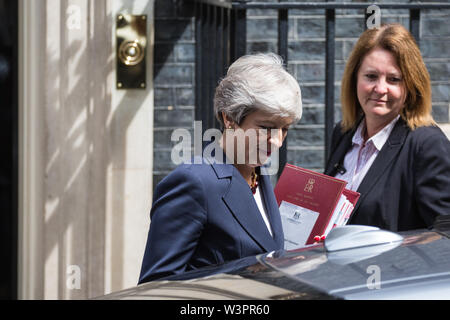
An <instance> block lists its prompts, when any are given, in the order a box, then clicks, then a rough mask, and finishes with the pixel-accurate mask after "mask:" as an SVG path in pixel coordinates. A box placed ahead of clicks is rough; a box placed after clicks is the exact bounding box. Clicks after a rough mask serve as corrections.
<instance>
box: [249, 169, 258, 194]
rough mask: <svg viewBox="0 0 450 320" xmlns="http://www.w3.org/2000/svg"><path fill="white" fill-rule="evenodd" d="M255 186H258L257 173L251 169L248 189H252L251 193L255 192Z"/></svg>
mask: <svg viewBox="0 0 450 320" xmlns="http://www.w3.org/2000/svg"><path fill="white" fill-rule="evenodd" d="M256 188H258V175H257V174H256V172H255V170H254V169H253V171H252V173H251V174H250V189H251V190H252V193H253V194H255V193H256Z"/></svg>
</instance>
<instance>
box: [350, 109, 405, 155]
mask: <svg viewBox="0 0 450 320" xmlns="http://www.w3.org/2000/svg"><path fill="white" fill-rule="evenodd" d="M398 119H400V115H398V116H397V117H395V118H394V119H393V120H392V121H391V122H389V123H388V124H387V125H386V126H385V127H384V128H383V129H381V130H380V131H378V132H377V133H376V134H375V135H374V136H372V137H371V138H370V139H368V140H367V141H366V144H368V143H372V144H373V145H374V146H375V148H377V150H378V151H380V150H381V148H383V146H384V144H385V143H386V141H387V139H388V138H389V135H390V134H391V132H392V129H394V126H395V124H396V123H397V121H398ZM365 127H366V121H365V119H364V120H363V121H361V123H360V124H359V126H358V129H356V132H355V134H354V135H353V138H352V143H353V144H357V145H359V146H362V145H363V144H364V137H363V135H362V133H363V131H364V130H365Z"/></svg>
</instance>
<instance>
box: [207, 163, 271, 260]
mask: <svg viewBox="0 0 450 320" xmlns="http://www.w3.org/2000/svg"><path fill="white" fill-rule="evenodd" d="M213 167H214V168H215V170H216V173H220V176H221V177H225V175H224V173H225V171H227V175H228V176H229V177H230V186H229V187H228V190H227V192H226V193H225V194H224V195H223V197H222V199H223V201H224V202H225V204H226V205H227V207H228V208H229V209H230V211H231V213H232V215H233V216H234V218H235V219H236V220H237V221H238V222H239V224H240V225H241V226H242V228H244V230H245V231H246V232H247V233H248V234H249V236H250V237H251V238H252V239H253V240H254V241H255V242H256V243H258V244H259V245H260V246H261V247H262V248H264V249H265V250H266V251H273V250H277V249H279V247H278V246H277V243H276V242H275V241H274V239H273V238H272V237H271V236H270V233H269V231H268V230H267V227H266V225H265V223H264V221H263V219H262V217H261V214H260V212H259V209H258V206H257V205H256V202H255V201H254V200H253V195H252V193H251V190H250V188H249V187H248V185H247V182H246V181H245V180H244V178H243V177H242V176H241V175H240V173H239V171H238V170H237V169H235V168H234V167H233V165H220V164H218V165H217V164H216V165H213ZM219 167H221V168H219ZM225 167H228V168H225ZM230 173H231V176H230V175H229V174H230ZM263 184H264V183H263ZM249 199H251V200H250V201H249ZM267 211H268V215H269V217H270V222H271V223H272V221H274V220H276V219H273V218H272V217H271V216H272V211H273V210H272V208H270V209H269V208H267ZM272 228H274V229H273V232H274V235H277V234H279V233H280V232H279V230H278V229H279V226H278V224H277V222H276V221H275V225H272Z"/></svg>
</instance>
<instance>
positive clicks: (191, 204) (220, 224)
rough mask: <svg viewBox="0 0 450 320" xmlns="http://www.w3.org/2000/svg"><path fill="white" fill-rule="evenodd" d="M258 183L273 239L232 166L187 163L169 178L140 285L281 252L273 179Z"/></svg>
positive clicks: (157, 199) (154, 216) (162, 186)
mask: <svg viewBox="0 0 450 320" xmlns="http://www.w3.org/2000/svg"><path fill="white" fill-rule="evenodd" d="M262 169H263V168H262ZM262 169H261V170H262ZM259 181H260V182H259V188H260V191H261V192H262V197H263V201H264V204H265V207H266V210H267V214H268V217H269V220H270V224H271V228H272V232H273V237H272V236H271V235H270V233H269V231H268V230H267V227H266V225H265V223H264V220H263V219H262V217H261V214H260V212H259V209H258V207H257V205H256V202H255V200H254V198H253V194H252V192H251V190H250V188H249V186H248V184H247V182H246V181H245V180H244V178H243V177H242V175H241V174H240V173H239V171H238V170H237V169H236V168H235V167H234V166H233V165H231V164H218V163H211V162H208V161H205V162H203V163H202V164H183V165H180V166H179V167H177V168H176V169H175V170H174V171H173V172H171V173H170V174H169V175H168V176H167V177H165V178H164V179H163V180H162V181H161V182H160V183H159V184H158V186H157V187H156V190H155V194H154V199H153V205H152V209H151V212H150V216H151V223H150V230H149V234H148V239H147V245H146V249H145V254H144V259H143V262H142V269H141V274H140V277H139V283H142V282H147V281H151V280H155V279H158V278H161V277H165V276H170V275H175V274H181V273H183V272H185V271H190V270H194V269H197V268H200V267H203V266H207V265H212V264H220V263H224V262H226V261H231V260H235V259H239V258H243V257H247V256H252V255H256V254H260V253H264V252H270V251H274V250H279V249H282V248H283V243H284V235H283V230H282V226H281V218H280V213H279V210H278V205H277V202H276V199H275V195H274V193H273V188H272V185H271V183H270V179H269V176H267V175H260V180H259Z"/></svg>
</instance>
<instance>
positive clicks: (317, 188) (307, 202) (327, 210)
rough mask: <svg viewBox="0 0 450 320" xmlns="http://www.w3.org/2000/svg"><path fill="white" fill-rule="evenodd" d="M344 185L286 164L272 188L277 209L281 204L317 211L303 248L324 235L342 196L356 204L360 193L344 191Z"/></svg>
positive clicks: (342, 181)
mask: <svg viewBox="0 0 450 320" xmlns="http://www.w3.org/2000/svg"><path fill="white" fill-rule="evenodd" d="M346 184H347V182H346V181H344V180H340V179H336V178H334V177H330V176H327V175H325V174H322V173H318V172H315V171H312V170H308V169H304V168H301V167H297V166H294V165H292V164H286V166H285V167H284V170H283V173H282V174H281V176H280V179H279V180H278V183H277V185H276V187H275V190H274V191H275V196H276V199H277V202H278V206H280V205H281V203H282V202H283V201H286V202H288V203H290V204H293V205H296V206H299V207H303V208H306V209H309V210H312V211H314V212H318V213H319V215H318V217H317V220H316V222H315V223H314V226H313V227H312V231H311V233H310V234H309V236H308V239H307V241H306V245H309V244H313V243H314V242H315V240H314V237H316V236H321V235H323V234H324V233H325V230H326V229H327V226H328V225H329V223H330V220H331V218H332V215H333V211H334V209H335V207H336V205H337V204H338V202H339V199H340V198H341V194H342V193H344V195H346V196H347V198H348V200H349V201H350V202H351V203H352V204H353V206H355V205H356V202H357V201H358V198H359V193H357V192H354V191H350V190H347V189H345V186H346Z"/></svg>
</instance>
